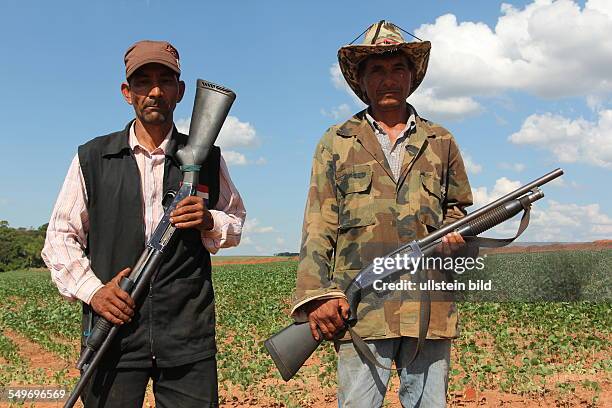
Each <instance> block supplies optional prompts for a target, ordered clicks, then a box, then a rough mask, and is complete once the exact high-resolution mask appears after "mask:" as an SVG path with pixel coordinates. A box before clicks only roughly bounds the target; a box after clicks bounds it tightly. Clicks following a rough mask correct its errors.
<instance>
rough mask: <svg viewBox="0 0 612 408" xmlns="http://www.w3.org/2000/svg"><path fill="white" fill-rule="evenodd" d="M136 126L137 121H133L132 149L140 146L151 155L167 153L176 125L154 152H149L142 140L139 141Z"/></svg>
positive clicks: (130, 138) (134, 149) (130, 141)
mask: <svg viewBox="0 0 612 408" xmlns="http://www.w3.org/2000/svg"><path fill="white" fill-rule="evenodd" d="M135 126H136V121H134V122H132V126H130V137H129V144H130V149H132V151H134V152H135V151H136V148H138V149H140V150H142V151H143V152H145V153H148V154H151V155H152V154H166V148H167V146H168V142H170V138H171V137H172V132H173V131H174V126H173V127H172V128H171V129H170V131H169V132H168V134H167V135H166V137H165V138H164V140H163V141H162V142H161V144H160V145H159V146H158V147H157V148H156V149H155V150H153V151H152V152H149V151H148V150H147V148H146V147H144V146H143V145H141V144H140V142H138V138H137V137H136V127H135Z"/></svg>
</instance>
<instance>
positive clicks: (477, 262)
mask: <svg viewBox="0 0 612 408" xmlns="http://www.w3.org/2000/svg"><path fill="white" fill-rule="evenodd" d="M373 265H374V268H373V270H372V272H374V273H375V274H377V275H380V274H382V273H384V272H386V271H397V270H405V271H407V272H408V271H409V272H410V273H411V274H414V273H416V271H417V270H419V269H420V268H422V269H438V270H440V269H444V270H453V271H455V273H458V274H462V273H464V272H465V271H471V270H474V269H475V270H478V271H481V270H483V269H484V267H485V264H484V258H483V257H481V256H479V257H477V258H472V257H461V256H460V257H457V258H450V257H448V258H423V257H420V258H415V257H412V256H409V255H408V254H402V255H400V254H397V255H395V257H379V258H374V262H373Z"/></svg>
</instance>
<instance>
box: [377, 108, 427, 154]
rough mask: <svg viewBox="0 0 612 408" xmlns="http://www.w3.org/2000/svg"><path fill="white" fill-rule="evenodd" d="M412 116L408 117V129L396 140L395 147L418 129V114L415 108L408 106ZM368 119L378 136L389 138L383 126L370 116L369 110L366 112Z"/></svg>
mask: <svg viewBox="0 0 612 408" xmlns="http://www.w3.org/2000/svg"><path fill="white" fill-rule="evenodd" d="M408 109H409V113H410V116H408V121H407V122H406V127H405V128H404V129H403V130H402V131H401V132H400V134H399V136H398V137H397V139H396V140H395V144H394V146H396V145H397V144H399V143H402V142H403V141H404V136H409V135H410V134H411V133H412V131H413V129H414V128H415V127H416V114H415V111H414V108H413V107H412V106H410V105H408ZM366 119H367V120H368V123H369V124H370V126H372V129H374V132H376V133H377V136H385V137H388V135H387V133H386V132H385V131H384V129H383V128H382V126H380V125H379V124H378V122H377V121H376V120H375V119H374V118H373V117H372V115H370V112H369V109H368V110H367V111H366Z"/></svg>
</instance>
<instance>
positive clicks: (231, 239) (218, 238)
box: [201, 156, 246, 254]
mask: <svg viewBox="0 0 612 408" xmlns="http://www.w3.org/2000/svg"><path fill="white" fill-rule="evenodd" d="M209 211H210V214H211V215H212V218H213V228H212V229H211V230H209V231H202V233H201V239H202V244H203V245H204V247H205V248H206V249H207V250H208V252H210V253H211V254H216V253H217V252H218V251H219V249H221V248H231V247H234V246H237V245H238V244H239V243H240V238H241V237H242V226H243V225H244V220H245V219H246V210H245V208H244V203H243V201H242V198H241V197H240V193H239V192H238V189H237V188H236V186H235V185H234V183H233V182H232V179H231V178H230V175H229V170H228V168H227V164H226V163H225V160H224V159H223V156H221V162H220V164H219V200H218V201H217V205H216V206H215V208H214V209H211V210H209Z"/></svg>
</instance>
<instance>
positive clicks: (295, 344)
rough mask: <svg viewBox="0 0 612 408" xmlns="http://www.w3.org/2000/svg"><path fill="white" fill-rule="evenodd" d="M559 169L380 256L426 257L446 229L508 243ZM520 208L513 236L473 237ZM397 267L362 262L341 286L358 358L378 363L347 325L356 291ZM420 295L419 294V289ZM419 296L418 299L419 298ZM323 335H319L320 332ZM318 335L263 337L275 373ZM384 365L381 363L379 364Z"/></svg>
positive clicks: (289, 369)
mask: <svg viewBox="0 0 612 408" xmlns="http://www.w3.org/2000/svg"><path fill="white" fill-rule="evenodd" d="M562 174H563V170H561V169H556V170H554V171H552V172H550V173H548V174H546V175H544V176H542V177H540V178H538V179H536V180H534V181H532V182H531V183H528V184H526V185H525V186H523V187H520V188H518V189H516V190H514V191H512V192H510V193H508V194H506V195H505V196H503V197H501V198H499V199H497V200H495V201H493V202H492V203H490V204H487V205H485V206H484V207H482V208H480V209H478V210H476V211H474V212H473V213H470V214H469V215H466V216H465V217H463V218H461V219H460V220H457V221H455V222H453V223H451V224H448V225H446V226H444V227H442V228H440V229H438V230H436V231H435V232H432V233H431V234H429V235H427V236H426V237H424V238H422V239H419V240H416V241H412V242H410V243H408V244H406V245H404V246H402V247H400V248H398V249H396V250H395V251H393V252H392V253H390V254H387V255H386V257H388V258H393V257H395V256H396V255H400V256H401V257H402V258H404V257H406V256H407V257H409V258H416V259H419V258H422V257H423V256H429V255H432V254H433V253H434V250H435V249H436V246H437V245H438V244H439V243H440V240H441V239H442V237H444V236H445V235H446V234H448V233H450V232H453V231H456V232H458V233H459V234H461V236H463V237H464V239H465V241H466V242H467V243H468V244H471V245H478V246H482V247H501V246H505V245H508V244H509V243H511V242H512V241H514V240H515V239H516V238H517V237H518V236H519V235H520V234H522V233H523V231H524V230H525V229H526V228H527V225H528V224H529V211H530V208H531V204H532V203H533V202H534V201H537V200H539V199H541V198H542V197H544V193H543V192H542V191H541V190H540V189H539V187H540V186H542V185H543V184H546V183H548V182H549V181H551V180H553V179H556V178H557V177H559V176H561V175H562ZM521 211H524V215H523V217H522V219H521V223H520V226H519V230H518V232H517V234H516V235H515V236H514V237H513V238H508V239H492V238H481V237H477V235H478V234H480V233H482V232H484V231H487V230H489V229H491V228H493V227H495V226H496V225H499V224H501V223H503V222H504V221H506V220H509V219H510V218H512V217H514V216H515V215H517V214H518V213H520V212H521ZM400 272H403V270H399V269H394V268H391V269H385V270H384V272H382V273H375V272H374V264H370V265H369V266H367V267H365V268H364V269H362V270H361V271H359V273H358V274H357V276H356V277H355V278H354V279H353V281H352V282H351V283H350V284H349V286H348V287H347V289H346V290H345V295H346V297H347V300H348V304H349V306H350V316H349V318H348V319H347V321H346V323H347V324H346V328H347V330H349V332H350V334H351V338H352V340H353V343H355V346H356V348H357V350H358V351H359V352H360V353H362V354H363V355H364V357H365V358H366V359H368V360H370V362H372V363H373V364H375V365H377V366H379V367H382V366H380V364H378V362H377V361H376V359H375V357H374V356H373V354H372V353H371V352H369V349H368V348H367V346H365V343H364V342H363V340H362V339H361V338H360V337H359V336H358V335H357V334H356V333H355V332H354V331H353V330H352V327H353V326H354V325H355V324H356V323H357V307H358V305H359V302H360V300H361V297H362V294H363V293H364V292H365V291H368V290H372V285H373V284H374V281H378V280H382V279H385V278H388V277H392V276H395V274H397V273H400ZM424 294H425V296H429V295H428V292H425V293H424ZM422 295H423V294H422ZM422 299H423V298H421V300H422ZM425 304H426V305H427V307H426V308H425V307H423V305H424V303H423V301H422V303H421V311H420V319H419V340H418V342H417V347H416V350H415V354H414V355H413V357H412V360H414V358H415V357H416V354H417V353H418V350H419V349H420V346H421V345H422V343H423V342H424V340H425V337H426V335H427V329H428V322H429V298H427V301H426V303H425ZM320 338H321V339H323V336H320ZM321 341H322V340H319V341H317V340H315V339H314V338H313V337H312V333H311V330H310V325H309V324H308V321H306V322H300V323H293V324H292V325H290V326H287V327H286V328H284V329H283V330H281V331H280V332H278V333H277V334H275V335H274V336H272V337H270V338H269V339H268V340H266V341H265V342H264V345H265V347H266V349H267V350H268V353H270V356H272V359H273V360H274V363H275V364H276V367H277V368H278V370H279V372H280V374H281V376H282V377H283V379H284V380H285V381H289V380H290V379H291V378H292V377H293V376H294V375H295V374H296V373H297V372H298V370H299V369H300V367H302V365H303V364H304V363H305V362H306V360H307V359H308V357H310V355H311V354H312V353H313V352H314V351H315V350H316V348H317V347H318V346H319V344H321ZM382 368H387V367H382Z"/></svg>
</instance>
